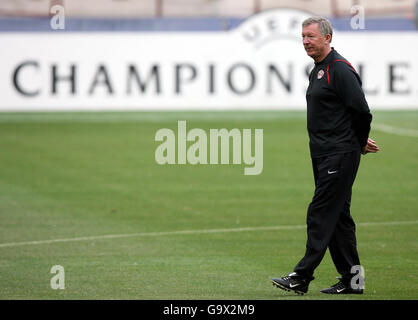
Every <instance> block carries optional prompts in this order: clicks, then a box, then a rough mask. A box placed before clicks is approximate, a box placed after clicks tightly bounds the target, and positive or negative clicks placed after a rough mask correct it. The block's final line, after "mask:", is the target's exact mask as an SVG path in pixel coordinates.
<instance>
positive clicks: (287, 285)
mask: <svg viewBox="0 0 418 320" xmlns="http://www.w3.org/2000/svg"><path fill="white" fill-rule="evenodd" d="M332 34H333V32H332V26H331V23H330V22H329V21H328V20H327V19H324V18H320V17H313V18H308V19H306V20H305V21H304V22H303V24H302V38H303V46H304V48H305V50H306V53H307V54H308V56H310V57H311V58H312V59H313V60H314V61H315V67H314V69H313V70H312V72H311V73H310V76H309V87H308V89H307V92H306V100H307V122H308V123H307V125H308V133H309V147H310V153H311V158H312V167H313V173H314V179H315V193H314V196H313V198H312V202H311V203H310V204H309V207H308V213H307V235H308V239H307V243H306V252H305V256H304V257H303V258H302V259H301V260H300V261H299V263H298V264H297V265H296V267H295V268H294V270H293V272H292V273H290V274H289V275H288V276H285V277H282V278H273V279H272V281H273V284H274V285H276V286H277V287H279V288H281V289H283V290H287V291H294V292H296V293H298V294H304V293H306V292H307V291H308V287H309V283H310V281H312V280H313V279H314V277H313V274H314V270H315V269H316V267H317V266H318V265H319V264H320V262H321V260H322V258H323V257H324V254H325V252H326V250H327V248H328V249H329V251H330V254H331V257H332V260H333V262H334V264H335V267H336V269H337V271H338V273H340V275H341V278H340V281H339V282H338V283H337V284H335V285H333V286H331V287H330V288H327V289H323V290H321V292H322V293H328V294H348V293H351V294H362V293H363V288H361V287H360V288H359V287H357V286H352V285H351V281H352V279H353V276H354V275H355V274H353V273H352V268H353V267H354V266H360V259H359V256H358V252H357V244H356V235H355V224H354V221H353V219H352V217H351V214H350V204H351V189H352V186H353V183H354V180H355V177H356V173H357V169H358V167H359V164H360V157H361V153H362V154H367V153H369V152H372V153H375V152H377V151H379V147H378V146H377V145H376V143H375V141H373V140H372V139H370V138H369V137H368V136H369V132H370V123H371V121H372V115H371V113H370V110H369V107H368V104H367V102H366V99H365V97H364V93H363V90H362V88H361V80H360V77H359V75H358V74H357V72H356V70H355V69H354V68H353V66H352V65H351V64H350V63H349V62H348V61H347V60H346V59H345V58H344V57H342V56H341V55H340V54H339V53H338V52H337V51H336V50H334V48H332V47H331V46H330V43H331V41H332Z"/></svg>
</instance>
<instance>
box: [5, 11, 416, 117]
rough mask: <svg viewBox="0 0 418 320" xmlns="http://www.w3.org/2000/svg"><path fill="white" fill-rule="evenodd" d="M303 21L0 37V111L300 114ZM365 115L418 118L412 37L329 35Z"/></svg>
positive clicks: (271, 16) (286, 14)
mask: <svg viewBox="0 0 418 320" xmlns="http://www.w3.org/2000/svg"><path fill="white" fill-rule="evenodd" d="M308 16H309V15H308V14H307V13H304V12H301V11H296V10H290V9H281V10H269V11H265V12H262V13H260V14H258V15H256V16H253V17H251V18H249V19H248V20H246V21H245V22H244V23H242V24H241V25H240V26H238V28H236V29H234V30H231V31H229V32H165V33H161V32H132V33H128V32H114V33H102V32H98V33H78V32H68V33H67V32H56V33H55V32H48V33H13V32H8V33H0V43H1V51H0V52H1V53H0V55H1V59H0V70H1V73H0V91H1V93H2V99H1V100H0V110H1V111H43V110H53V111H59V110H62V111H67V110H113V111H118V110H178V109H182V110H203V109H204V110H234V109H252V110H266V109H270V110H280V109H287V110H289V109H290V110H293V109H304V108H306V104H305V90H306V88H307V85H308V73H309V71H310V69H311V68H312V67H313V61H312V59H311V58H310V57H308V56H307V55H306V53H305V51H304V49H303V46H302V41H301V22H302V21H303V20H304V19H305V18H306V17H308ZM332 46H333V47H334V48H335V49H336V50H337V51H338V52H339V53H340V54H342V55H343V56H344V57H345V58H346V59H347V60H349V61H350V62H351V63H352V64H353V66H354V67H355V68H356V69H357V71H358V72H359V73H360V75H361V77H362V80H363V89H364V91H365V93H366V97H367V100H368V102H369V105H370V108H371V109H396V108H409V109H418V63H417V59H416V55H417V52H418V33H417V32H403V33H401V32H393V33H389V32H374V33H372V32H366V31H364V30H353V31H352V32H338V30H335V31H334V37H333V41H332Z"/></svg>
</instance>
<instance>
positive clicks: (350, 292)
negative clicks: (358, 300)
mask: <svg viewBox="0 0 418 320" xmlns="http://www.w3.org/2000/svg"><path fill="white" fill-rule="evenodd" d="M319 292H320V293H323V294H363V291H359V292H353V291H347V292H344V291H342V292H323V291H319Z"/></svg>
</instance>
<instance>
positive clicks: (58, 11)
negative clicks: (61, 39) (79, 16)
mask: <svg viewBox="0 0 418 320" xmlns="http://www.w3.org/2000/svg"><path fill="white" fill-rule="evenodd" d="M49 12H50V13H55V14H54V15H53V16H52V17H51V22H50V25H51V28H52V29H53V30H58V29H61V30H63V29H65V10H64V7H63V6H60V5H58V4H57V5H55V6H52V7H51V10H50V11H49Z"/></svg>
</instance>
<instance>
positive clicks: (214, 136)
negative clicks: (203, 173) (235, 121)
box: [210, 129, 241, 164]
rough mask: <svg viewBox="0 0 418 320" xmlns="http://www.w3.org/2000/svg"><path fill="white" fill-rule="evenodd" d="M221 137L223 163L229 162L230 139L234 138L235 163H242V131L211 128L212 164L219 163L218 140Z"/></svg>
mask: <svg viewBox="0 0 418 320" xmlns="http://www.w3.org/2000/svg"><path fill="white" fill-rule="evenodd" d="M219 138H220V139H221V164H229V140H230V138H232V143H233V149H232V156H233V164H240V163H241V132H240V131H239V130H238V129H232V130H231V131H228V130H227V129H220V130H218V129H210V164H218V149H219V147H218V142H219Z"/></svg>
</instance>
